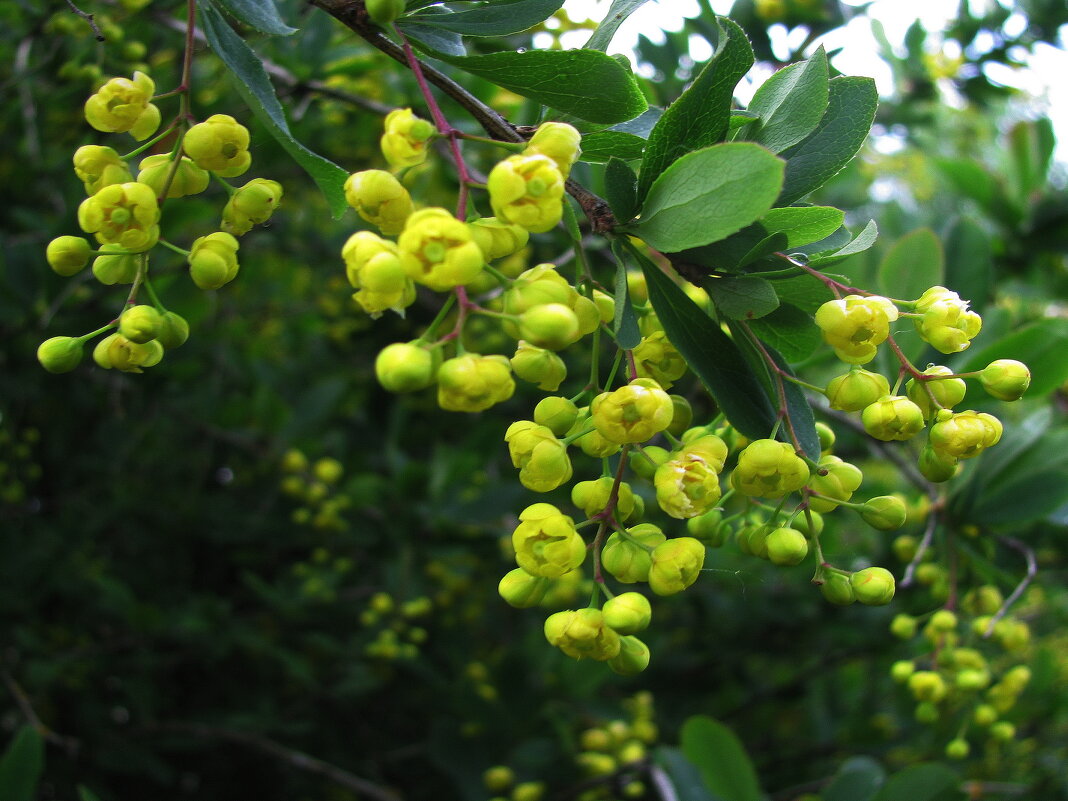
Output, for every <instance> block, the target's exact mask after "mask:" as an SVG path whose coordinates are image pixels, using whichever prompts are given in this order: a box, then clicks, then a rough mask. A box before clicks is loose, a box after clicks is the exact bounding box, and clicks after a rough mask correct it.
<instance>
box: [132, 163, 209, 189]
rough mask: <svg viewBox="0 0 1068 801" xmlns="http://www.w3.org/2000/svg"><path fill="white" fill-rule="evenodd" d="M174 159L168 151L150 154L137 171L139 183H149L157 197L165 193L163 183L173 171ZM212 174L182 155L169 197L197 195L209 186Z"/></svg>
mask: <svg viewBox="0 0 1068 801" xmlns="http://www.w3.org/2000/svg"><path fill="white" fill-rule="evenodd" d="M173 163H174V161H173V160H172V159H171V157H170V156H169V155H168V154H166V153H160V154H158V155H155V156H149V157H148V158H146V159H143V160H142V161H141V165H140V170H139V172H138V173H137V181H138V183H142V184H148V186H150V187H152V191H153V192H155V193H156V197H160V196H161V195H162V193H163V184H164V183H166V181H167V176H168V175H170V173H171V165H172V164H173ZM210 180H211V176H210V175H208V173H207V171H205V170H202V169H201V168H200V167H198V166H197V165H196V164H194V163H193V161H192V160H191V159H188V158H186V157H185V156H182V160H181V161H180V162H179V163H178V169H177V170H175V171H174V179H173V180H172V181H171V185H170V187H169V188H168V189H167V197H187V196H188V195H197V194H200V193H201V192H203V191H204V190H205V189H207V188H208V182H209V181H210Z"/></svg>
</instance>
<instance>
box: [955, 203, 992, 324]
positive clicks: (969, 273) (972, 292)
mask: <svg viewBox="0 0 1068 801" xmlns="http://www.w3.org/2000/svg"><path fill="white" fill-rule="evenodd" d="M942 241H943V243H944V244H945V249H946V286H947V287H949V288H950V289H952V290H953V291H954V292H956V293H957V294H958V295H960V296H961V297H962V298H967V299H968V300H970V301H971V303H972V308H973V309H975V310H976V311H977V312H980V313H981V312H982V310H983V308H984V307H985V306H986V303H987V301H988V300H989V299H990V296H991V293H992V292H993V289H994V255H993V252H992V246H991V242H990V237H989V236H988V235H987V233H986V231H984V230H983V229H982V228H981V227H980V226H979V224H978V223H975V222H973V221H972V220H969V219H965V218H963V217H957V218H956V219H954V220H953V221H952V222H950V224H949V227H948V228H947V229H946V233H945V236H944V237H943V240H942Z"/></svg>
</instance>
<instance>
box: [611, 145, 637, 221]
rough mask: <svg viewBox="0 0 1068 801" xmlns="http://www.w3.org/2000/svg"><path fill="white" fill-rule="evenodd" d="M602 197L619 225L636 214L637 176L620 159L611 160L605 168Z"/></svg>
mask: <svg viewBox="0 0 1068 801" xmlns="http://www.w3.org/2000/svg"><path fill="white" fill-rule="evenodd" d="M604 196H605V200H607V201H608V205H609V206H611V207H612V213H613V214H614V215H615V216H616V219H617V220H619V221H620V222H621V223H626V222H629V221H630V220H632V219H634V215H635V214H637V213H638V176H637V175H635V174H634V170H632V169H631V168H630V166H629V165H628V164H627V162H625V161H623V160H622V159H617V158H611V159H609V160H608V164H607V165H606V166H605V169H604Z"/></svg>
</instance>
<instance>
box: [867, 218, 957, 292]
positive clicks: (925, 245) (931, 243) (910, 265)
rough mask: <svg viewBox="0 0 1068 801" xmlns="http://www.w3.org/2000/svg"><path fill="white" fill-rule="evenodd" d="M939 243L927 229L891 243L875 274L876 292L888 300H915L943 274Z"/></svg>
mask: <svg viewBox="0 0 1068 801" xmlns="http://www.w3.org/2000/svg"><path fill="white" fill-rule="evenodd" d="M945 261H946V259H945V254H944V253H943V251H942V242H941V241H940V240H939V239H938V235H937V234H935V232H934V231H932V230H931V229H930V228H917V229H916V230H915V231H912V232H911V233H908V234H906V235H905V236H903V237H901V238H900V239H899V240H897V242H895V243H894V245H893V247H891V248H890V250H889V251H887V253H886V255H885V256H883V259H882V261H880V262H879V268H878V270H877V272H876V281H877V283H878V287H879V291H880V292H881V293H882V294H884V295H886V297H888V298H901V299H902V300H915V299H916V298H918V297H919V296H920V295H922V294H923V293H924V291H926V290H927V289H929V288H930V287H932V286H941V285H942V283H943V280H944V278H943V276H944V273H945Z"/></svg>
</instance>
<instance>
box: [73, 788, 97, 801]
mask: <svg viewBox="0 0 1068 801" xmlns="http://www.w3.org/2000/svg"><path fill="white" fill-rule="evenodd" d="M78 801H100V796H98V795H97V794H96V793H94V792H93V791H92V790H90V789H89V788H88V787H86V786H85V785H84V784H79V785H78Z"/></svg>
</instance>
